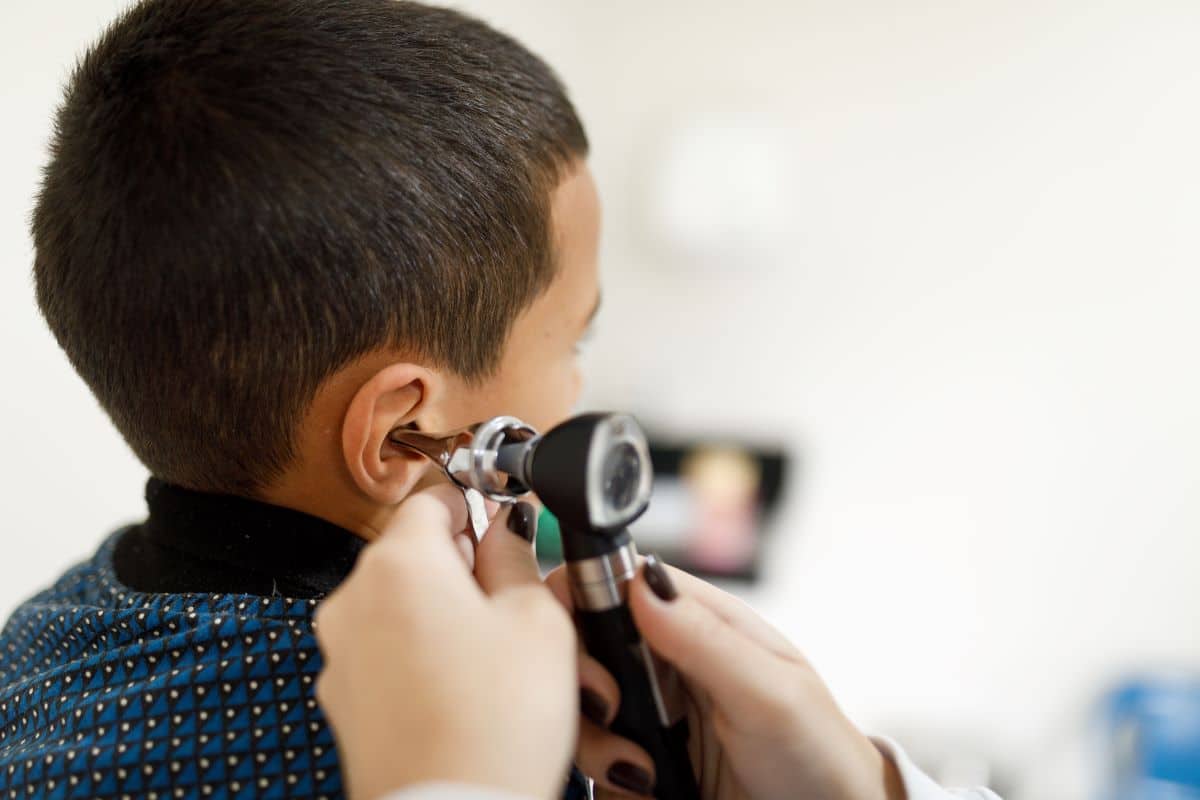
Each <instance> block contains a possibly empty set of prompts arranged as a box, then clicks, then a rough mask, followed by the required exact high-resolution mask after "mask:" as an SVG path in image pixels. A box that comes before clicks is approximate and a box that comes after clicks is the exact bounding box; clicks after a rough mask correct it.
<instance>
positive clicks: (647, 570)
mask: <svg viewBox="0 0 1200 800" xmlns="http://www.w3.org/2000/svg"><path fill="white" fill-rule="evenodd" d="M629 604H630V610H631V611H632V613H633V618H634V622H635V623H636V625H637V628H638V630H639V631H641V634H642V637H643V638H644V639H645V640H646V643H647V644H648V645H649V646H650V648H651V649H652V650H653V651H654V652H655V653H657V654H658V655H659V656H661V657H662V658H664V659H666V660H667V661H669V662H670V663H671V664H672V665H674V666H675V668H676V669H677V670H679V671H680V672H681V673H682V674H683V675H684V676H685V677H686V678H688V679H689V680H690V681H691V682H692V683H694V684H695V685H696V686H698V687H699V688H701V689H704V690H705V691H707V692H708V693H709V694H710V695H711V696H712V698H713V700H714V701H715V702H716V703H717V704H718V705H725V704H727V703H732V704H737V705H742V704H746V703H750V704H753V703H754V701H755V700H757V699H760V698H761V697H762V696H763V695H764V693H769V692H770V681H771V678H772V676H774V675H776V674H777V673H778V671H779V666H780V665H779V659H778V657H777V656H776V655H775V654H774V653H772V652H770V651H768V650H767V649H766V648H764V647H763V646H762V645H760V644H759V643H757V642H755V641H754V640H752V639H751V638H749V637H748V636H746V635H745V634H743V633H742V632H741V631H739V630H737V629H736V628H734V627H733V626H732V625H730V624H729V622H727V621H726V620H725V619H724V618H722V617H721V616H720V615H719V614H717V613H716V612H715V611H713V610H712V609H711V608H709V607H708V606H707V605H706V604H705V603H704V602H703V601H702V600H700V599H699V598H698V597H696V596H693V595H691V594H689V593H688V592H687V590H686V587H685V586H682V585H680V584H677V583H676V582H675V581H672V579H671V576H670V574H669V573H668V572H667V569H666V567H665V566H664V565H663V563H662V562H661V561H660V560H658V558H656V557H655V556H649V557H648V558H647V559H646V563H645V566H644V567H643V568H642V570H641V572H640V573H639V574H638V576H637V579H636V580H635V581H634V582H633V585H632V586H631V587H630V593H629Z"/></svg>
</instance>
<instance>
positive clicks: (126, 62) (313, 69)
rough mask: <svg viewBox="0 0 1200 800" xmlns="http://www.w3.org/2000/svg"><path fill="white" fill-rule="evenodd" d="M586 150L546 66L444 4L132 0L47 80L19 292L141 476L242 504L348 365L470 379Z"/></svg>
mask: <svg viewBox="0 0 1200 800" xmlns="http://www.w3.org/2000/svg"><path fill="white" fill-rule="evenodd" d="M587 149H588V143H587V138H586V135H585V133H584V130H583V126H582V124H581V123H580V121H579V119H578V117H577V115H576V113H575V110H574V108H573V107H572V104H571V102H570V100H569V99H568V98H567V95H566V93H565V91H564V89H563V87H562V85H561V83H560V81H559V80H558V78H557V77H556V76H555V75H554V73H553V72H552V71H551V69H550V68H549V67H548V66H547V65H546V64H545V63H544V62H542V61H541V60H540V59H539V58H538V57H537V56H535V55H534V54H532V53H530V52H529V51H528V50H526V49H525V48H524V47H522V46H521V45H520V44H518V43H517V42H516V41H514V40H513V39H511V38H509V37H508V36H506V35H504V34H502V33H499V32H497V31H496V30H493V29H492V28H490V27H488V26H487V25H486V24H484V23H482V22H480V21H478V20H476V19H472V18H470V17H468V16H465V15H463V14H461V13H458V12H455V11H452V10H448V9H442V8H435V7H430V6H425V5H420V4H417V3H412V2H394V1H393V0H144V2H141V3H139V4H137V5H136V6H134V7H133V8H132V9H130V10H129V11H127V12H126V13H125V14H124V15H122V16H121V17H120V18H119V19H118V20H117V21H116V22H114V23H113V24H112V25H111V26H110V27H109V28H108V30H107V31H106V32H105V33H104V34H103V36H102V37H101V38H100V39H99V41H98V42H97V43H96V44H95V45H94V46H93V47H92V48H91V49H90V50H89V51H88V52H87V54H86V55H85V56H84V57H83V58H82V60H81V61H80V63H79V65H78V66H77V68H76V69H75V71H74V74H73V75H72V77H71V79H70V81H69V84H68V86H67V88H66V92H65V98H64V101H63V104H62V106H61V108H60V109H59V112H58V116H57V119H56V124H55V130H54V137H53V142H52V147H51V156H50V160H49V164H48V165H47V167H46V170H45V179H44V183H43V186H42V190H41V193H40V195H39V197H38V200H37V205H36V208H35V210H34V214H33V238H34V244H35V250H36V257H35V264H34V277H35V280H36V284H37V298H38V303H39V305H40V306H41V309H42V313H43V314H44V315H45V317H46V320H47V322H48V323H49V326H50V328H51V330H52V331H53V332H54V335H55V336H56V337H57V339H58V341H59V343H60V344H61V346H62V347H63V349H64V350H65V351H66V353H67V356H68V357H69V358H70V360H71V363H72V364H73V365H74V366H75V369H76V370H77V371H78V372H79V374H80V375H81V376H82V377H83V379H84V380H85V381H86V382H87V384H88V386H89V387H91V389H92V391H93V392H94V393H95V395H96V397H97V399H98V400H99V402H100V404H101V405H102V406H103V407H104V409H105V410H106V411H107V412H108V414H109V416H110V417H111V418H112V420H113V422H114V423H115V424H116V426H117V428H118V429H119V430H120V431H121V433H122V435H123V436H124V437H125V440H126V441H127V442H128V443H129V445H130V447H132V448H133V450H134V452H135V453H136V454H137V455H138V457H139V458H141V460H142V462H143V463H144V464H145V465H146V466H147V467H148V468H149V469H150V471H151V472H152V473H153V474H154V475H156V476H158V477H159V478H161V479H163V480H166V481H169V482H172V483H176V484H180V485H183V486H187V487H190V488H193V489H200V490H204V491H220V492H233V493H238V494H253V493H254V492H255V491H257V490H258V489H260V488H262V487H263V486H265V485H267V484H269V483H270V482H271V480H272V479H274V478H276V477H278V476H279V475H280V474H281V473H282V471H283V470H284V469H285V468H286V466H287V465H288V463H289V462H290V460H291V459H292V458H293V457H294V445H293V442H294V437H295V431H296V428H297V426H298V425H299V424H300V421H301V419H302V416H303V414H304V413H305V412H306V410H307V408H308V406H309V405H310V404H311V402H312V399H313V397H314V396H315V393H316V391H317V389H318V387H319V386H320V384H321V383H322V382H323V381H324V380H325V379H326V378H328V377H329V376H330V375H331V374H332V373H334V372H335V371H337V370H338V369H339V368H341V367H343V366H345V365H346V364H347V363H348V362H350V361H351V360H353V359H354V358H356V357H358V356H361V355H363V354H365V353H368V352H371V351H372V350H375V349H378V348H380V347H384V346H399V347H406V348H409V349H411V350H413V351H414V352H416V353H418V354H420V355H421V356H423V357H425V358H427V359H429V360H430V361H431V362H432V363H434V364H437V365H440V366H443V367H445V368H448V369H450V370H451V371H453V372H455V373H457V374H459V375H461V376H464V377H466V378H468V379H472V380H478V379H482V378H484V377H486V376H488V375H489V374H491V373H492V372H494V369H495V368H496V366H497V364H498V361H499V356H500V353H501V352H502V348H503V345H504V343H505V341H506V339H507V335H508V332H509V328H510V326H511V323H512V320H513V318H514V317H515V316H516V315H517V314H518V313H519V312H520V311H521V310H522V309H524V308H525V307H527V306H528V304H529V303H531V302H532V301H533V299H534V298H536V296H537V295H538V294H539V293H540V292H541V291H542V290H543V289H544V288H545V287H546V286H547V285H548V284H549V282H550V280H551V278H552V277H553V275H554V273H555V258H554V252H553V245H552V237H551V229H550V194H551V191H552V189H553V188H554V186H555V185H557V183H558V182H559V181H560V180H561V178H562V176H563V175H564V174H565V171H566V170H567V169H568V165H569V164H571V162H572V161H573V160H575V159H577V158H581V157H584V156H586V154H587Z"/></svg>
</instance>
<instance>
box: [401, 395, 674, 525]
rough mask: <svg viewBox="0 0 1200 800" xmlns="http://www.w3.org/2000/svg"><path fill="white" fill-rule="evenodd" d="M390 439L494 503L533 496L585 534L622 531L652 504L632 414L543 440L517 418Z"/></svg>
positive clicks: (587, 421)
mask: <svg viewBox="0 0 1200 800" xmlns="http://www.w3.org/2000/svg"><path fill="white" fill-rule="evenodd" d="M390 439H391V441H392V443H393V444H395V445H397V446H399V447H404V448H406V449H408V450H411V451H414V452H417V453H421V454H422V455H424V456H426V457H427V458H429V459H430V460H432V461H434V462H435V463H436V464H438V466H440V467H441V468H442V470H443V471H444V472H445V473H446V475H447V476H448V477H449V478H450V479H451V480H452V481H454V483H456V484H458V485H459V486H461V487H463V489H474V490H476V491H478V492H480V493H481V494H483V495H484V496H485V497H488V498H490V499H492V500H496V501H498V502H501V503H511V502H514V501H515V500H516V499H517V498H518V497H520V496H522V495H524V494H526V493H528V492H529V491H530V490H532V491H534V492H536V493H537V495H538V497H539V498H541V500H542V502H543V503H545V504H546V507H547V508H549V509H550V510H551V511H552V512H553V513H554V515H555V516H556V517H558V519H559V522H561V523H562V524H563V526H564V527H565V528H571V529H573V530H576V531H579V532H586V533H600V534H604V533H612V532H616V531H620V530H622V529H624V528H626V527H627V526H628V525H629V524H630V523H632V522H633V521H634V520H635V519H637V518H638V517H639V516H641V514H642V512H643V511H645V510H646V506H647V505H649V503H650V491H651V488H652V486H651V482H652V475H653V468H652V466H651V463H650V448H649V446H648V445H647V444H646V435H645V434H644V433H643V432H642V429H641V427H640V426H639V425H638V424H637V420H635V419H634V418H633V417H631V416H629V415H628V414H583V415H580V416H578V417H573V418H572V419H569V420H567V421H566V422H564V423H562V424H561V425H559V426H558V427H556V428H554V429H553V430H551V431H549V432H548V433H546V434H545V435H543V436H538V435H537V434H536V431H534V429H533V428H531V427H529V426H528V425H526V424H525V423H523V422H521V421H520V420H518V419H514V418H513V417H495V418H493V419H490V420H487V421H485V422H481V423H479V424H477V425H473V426H471V427H469V428H463V429H461V430H458V431H453V432H451V433H447V434H426V433H422V432H418V431H412V430H408V429H397V430H395V431H393V432H392V434H391V436H390Z"/></svg>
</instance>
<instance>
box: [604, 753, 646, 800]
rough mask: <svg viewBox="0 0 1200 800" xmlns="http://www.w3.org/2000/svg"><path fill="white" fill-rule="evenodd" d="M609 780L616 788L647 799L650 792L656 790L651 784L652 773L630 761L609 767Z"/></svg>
mask: <svg viewBox="0 0 1200 800" xmlns="http://www.w3.org/2000/svg"><path fill="white" fill-rule="evenodd" d="M608 780H609V782H610V783H612V784H613V785H614V786H620V787H621V788H622V789H627V790H628V791H631V792H633V793H635V794H641V795H645V796H646V797H649V796H650V790H651V789H653V788H654V786H653V784H651V782H650V773H648V772H646V770H644V769H642V768H641V767H639V766H636V765H634V764H630V763H629V762H628V761H618V762H617V763H615V764H613V765H612V766H611V767H609V768H608Z"/></svg>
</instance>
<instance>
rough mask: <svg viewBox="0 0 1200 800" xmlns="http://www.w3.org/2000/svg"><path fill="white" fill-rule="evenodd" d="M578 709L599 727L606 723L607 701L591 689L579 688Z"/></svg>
mask: <svg viewBox="0 0 1200 800" xmlns="http://www.w3.org/2000/svg"><path fill="white" fill-rule="evenodd" d="M579 710H580V711H581V712H583V716H585V717H587V718H588V719H589V720H591V721H592V722H594V723H596V724H597V725H599V726H600V727H601V728H603V727H604V726H606V725H607V724H608V703H606V702H604V698H603V697H601V696H600V695H598V694H596V693H595V692H593V691H592V690H591V689H580V690H579Z"/></svg>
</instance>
